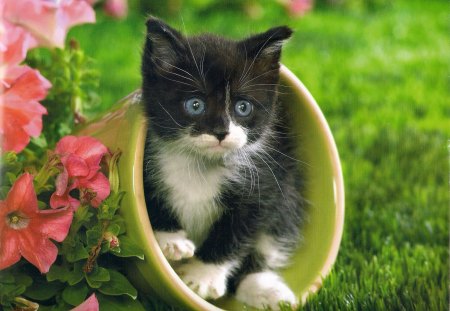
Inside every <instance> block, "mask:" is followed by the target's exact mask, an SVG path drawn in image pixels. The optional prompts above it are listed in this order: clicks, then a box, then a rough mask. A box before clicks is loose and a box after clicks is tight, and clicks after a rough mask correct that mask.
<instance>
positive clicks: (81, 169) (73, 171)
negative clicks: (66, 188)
mask: <svg viewBox="0 0 450 311" xmlns="http://www.w3.org/2000/svg"><path fill="white" fill-rule="evenodd" d="M63 164H64V166H65V168H66V169H67V172H68V174H69V176H70V177H73V176H86V175H88V174H89V167H88V166H87V164H86V161H84V159H82V158H81V157H79V156H77V155H73V154H69V155H68V156H67V157H66V158H65V160H64V162H63Z"/></svg>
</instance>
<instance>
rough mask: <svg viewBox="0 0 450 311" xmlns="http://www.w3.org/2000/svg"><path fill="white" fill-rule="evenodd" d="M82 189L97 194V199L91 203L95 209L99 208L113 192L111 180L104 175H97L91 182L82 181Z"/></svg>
mask: <svg viewBox="0 0 450 311" xmlns="http://www.w3.org/2000/svg"><path fill="white" fill-rule="evenodd" d="M80 188H84V189H90V190H92V191H93V192H95V193H96V196H95V198H94V199H93V200H92V201H91V204H92V206H93V207H98V206H99V205H100V204H101V203H102V202H103V200H105V199H106V198H107V197H108V196H109V193H110V192H111V188H110V185H109V180H108V178H106V177H105V175H103V174H102V173H97V174H96V175H95V176H94V177H93V178H91V179H90V180H80Z"/></svg>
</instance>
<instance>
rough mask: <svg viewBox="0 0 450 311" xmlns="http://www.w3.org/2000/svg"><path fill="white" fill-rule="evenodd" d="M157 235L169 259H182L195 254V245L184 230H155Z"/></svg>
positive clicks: (160, 245) (162, 249)
mask: <svg viewBox="0 0 450 311" xmlns="http://www.w3.org/2000/svg"><path fill="white" fill-rule="evenodd" d="M155 237H156V240H157V241H158V244H159V247H160V248H161V251H162V252H163V254H164V256H165V257H166V258H167V259H168V260H181V259H185V258H190V257H192V256H194V252H195V245H194V243H193V242H192V241H191V240H189V239H188V238H187V237H186V232H185V231H184V230H178V231H176V232H165V231H155Z"/></svg>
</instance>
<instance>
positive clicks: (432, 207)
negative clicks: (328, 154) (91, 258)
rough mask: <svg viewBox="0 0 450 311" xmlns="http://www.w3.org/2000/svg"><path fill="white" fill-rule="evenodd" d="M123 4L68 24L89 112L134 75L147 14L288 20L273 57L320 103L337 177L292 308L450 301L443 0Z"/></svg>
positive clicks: (202, 27)
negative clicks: (329, 212) (89, 64)
mask: <svg viewBox="0 0 450 311" xmlns="http://www.w3.org/2000/svg"><path fill="white" fill-rule="evenodd" d="M126 13H127V14H125V13H124V14H122V15H123V16H122V19H120V20H117V19H113V18H111V17H110V16H108V15H105V14H104V13H103V12H102V11H100V10H98V14H97V23H96V24H92V25H83V26H81V27H75V28H73V29H72V30H71V32H70V34H69V37H72V38H75V39H76V40H77V41H78V42H79V44H80V47H81V48H82V49H83V50H85V52H86V54H87V55H89V56H91V57H92V58H94V60H95V63H94V65H95V66H96V67H98V68H99V70H100V87H99V90H98V92H99V94H100V97H101V103H100V105H99V106H98V107H97V108H96V110H97V112H101V111H104V110H106V109H107V108H108V107H110V106H111V105H113V104H114V103H115V102H116V101H118V100H119V99H121V98H122V97H124V96H126V95H127V94H129V93H130V92H132V91H133V90H135V89H137V88H139V87H140V83H141V82H140V81H141V79H140V58H141V51H142V44H143V41H144V36H145V25H144V23H145V19H146V16H148V15H155V16H158V17H160V18H163V19H164V20H165V21H166V22H168V23H169V24H171V25H172V26H173V27H174V28H177V29H180V30H181V31H182V32H184V33H187V34H197V33H201V32H213V33H217V34H221V35H225V36H228V37H231V38H242V37H245V36H247V35H249V34H252V33H257V32H261V31H265V30H266V29H268V28H270V27H273V26H276V25H280V24H285V25H289V26H290V27H292V28H293V29H294V30H295V33H294V35H293V37H292V39H291V40H290V41H289V42H288V43H287V44H286V46H285V48H284V51H283V57H282V62H283V63H284V64H285V65H286V66H287V67H288V68H289V69H290V70H291V71H293V72H294V73H295V74H296V75H297V76H298V77H299V78H300V80H302V82H303V83H304V84H305V85H306V87H307V88H308V89H309V90H310V92H311V93H312V95H313V96H314V97H315V99H316V100H317V102H318V104H319V106H320V107H321V109H322V111H323V112H324V114H325V117H326V118H327V120H328V123H329V125H330V127H331V130H332V132H333V135H334V137H335V140H336V143H337V147H338V150H339V153H340V156H341V160H342V164H343V169H344V179H345V186H346V224H345V230H344V237H343V241H342V246H341V250H340V253H339V256H338V260H337V262H336V265H335V268H334V270H333V272H332V274H331V275H330V276H329V277H328V278H327V279H326V281H325V283H324V286H323V288H322V289H321V291H320V292H319V293H318V295H315V296H313V297H311V298H310V301H309V302H308V304H307V305H306V306H305V307H304V309H306V310H385V309H388V310H447V309H448V301H449V294H448V287H447V285H448V271H449V266H448V245H449V240H448V238H449V235H448V224H449V213H448V212H449V209H448V207H449V179H448V177H449V159H450V157H449V149H448V148H449V138H450V103H449V101H448V88H449V81H448V76H449V55H448V52H447V51H448V46H449V45H448V44H449V41H448V26H449V25H448V2H447V1H444V0H442V1H438V0H428V1H425V0H423V1H420V0H403V1H401V0H398V1H394V0H391V1H389V0H316V1H312V0H303V1H296V0H292V1H290V0H286V1H285V0H279V1H275V0H274V1H269V0H267V1H256V0H253V1H252V0H246V1H238V0H229V1H225V0H219V1H213V0H169V1H160V0H130V1H129V2H128V11H127V12H126ZM147 304H148V305H151V306H152V310H157V309H159V310H170V309H171V307H169V306H167V305H165V304H164V303H162V302H160V301H158V300H157V299H156V298H152V297H150V298H148V301H147Z"/></svg>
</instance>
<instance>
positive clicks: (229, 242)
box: [142, 18, 302, 309]
mask: <svg viewBox="0 0 450 311" xmlns="http://www.w3.org/2000/svg"><path fill="white" fill-rule="evenodd" d="M147 30H148V34H147V38H146V43H145V48H144V52H143V61H142V75H143V85H142V92H143V101H144V104H145V109H146V113H147V116H148V118H149V129H148V138H147V146H146V151H145V152H146V153H145V193H146V200H147V206H148V213H149V216H150V221H151V224H152V226H153V230H154V232H155V236H156V238H157V240H158V243H159V245H160V247H161V250H162V252H163V253H164V255H165V256H166V258H167V259H169V260H172V261H180V263H179V265H178V267H177V268H176V271H177V272H178V273H179V275H180V277H181V279H182V280H183V281H184V282H185V283H186V284H187V285H188V286H189V287H190V288H191V289H192V290H193V291H195V292H196V293H197V294H198V295H200V296H201V297H203V298H205V299H217V298H219V297H221V296H223V295H225V294H226V293H227V292H228V293H235V295H236V297H237V299H239V300H241V301H243V302H244V303H246V304H248V305H252V306H255V307H259V308H263V307H270V308H272V309H278V304H279V302H282V301H285V302H288V303H291V304H296V303H297V299H296V297H295V295H294V294H293V293H292V291H291V290H290V289H289V288H288V287H287V286H286V285H285V283H284V282H283V280H282V278H281V277H280V276H279V275H278V274H277V273H276V272H274V271H275V270H276V269H278V268H281V267H283V266H285V265H286V263H287V261H288V258H289V254H290V253H291V251H292V250H293V249H294V248H295V246H296V244H297V242H298V238H299V232H298V230H299V224H300V218H301V217H300V216H301V210H302V199H301V196H300V194H299V189H300V188H301V179H300V174H299V171H298V163H297V161H296V160H295V155H294V152H293V145H292V143H291V140H290V138H292V136H290V135H289V134H288V132H287V127H286V124H287V118H286V116H285V115H284V114H283V113H282V112H281V111H282V110H281V109H279V108H280V107H279V103H278V101H277V94H278V90H277V88H278V86H277V85H278V79H279V67H280V64H279V60H280V55H281V47H282V43H283V41H285V40H286V39H288V38H289V37H290V36H291V33H292V31H291V30H290V29H289V28H288V27H277V28H272V29H270V30H268V31H267V32H265V33H262V34H258V35H255V36H251V37H249V38H247V39H244V40H242V41H233V40H228V39H225V38H222V37H218V36H214V35H210V34H204V35H199V36H194V37H186V36H183V35H182V34H180V33H179V32H178V31H176V30H174V29H172V28H171V27H170V26H168V25H166V24H165V23H164V22H162V21H161V20H158V19H155V18H150V19H149V20H148V21H147Z"/></svg>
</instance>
